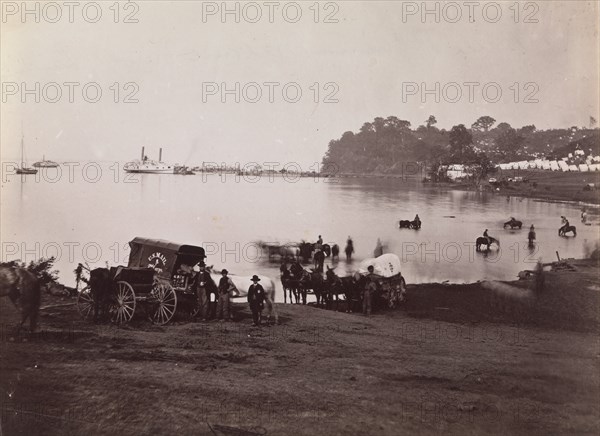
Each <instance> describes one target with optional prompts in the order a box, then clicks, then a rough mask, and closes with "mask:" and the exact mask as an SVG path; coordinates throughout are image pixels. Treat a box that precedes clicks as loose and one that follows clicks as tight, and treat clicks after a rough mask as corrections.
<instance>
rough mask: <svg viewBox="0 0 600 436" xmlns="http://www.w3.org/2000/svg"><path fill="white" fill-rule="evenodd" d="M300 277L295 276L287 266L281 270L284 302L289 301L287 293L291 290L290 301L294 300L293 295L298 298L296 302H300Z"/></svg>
mask: <svg viewBox="0 0 600 436" xmlns="http://www.w3.org/2000/svg"><path fill="white" fill-rule="evenodd" d="M298 283H299V281H298V279H296V278H294V276H293V274H292V273H291V272H290V270H288V269H287V268H286V269H285V270H283V271H282V272H281V286H282V287H283V302H284V303H287V295H288V292H289V295H290V303H293V301H292V295H293V296H294V299H295V300H296V304H298V303H299V302H300V296H299V293H298Z"/></svg>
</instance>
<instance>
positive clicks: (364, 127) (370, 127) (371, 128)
mask: <svg viewBox="0 0 600 436" xmlns="http://www.w3.org/2000/svg"><path fill="white" fill-rule="evenodd" d="M360 131H361V133H370V132H374V131H375V126H374V125H373V124H372V123H364V124H363V125H362V127H361V128H360Z"/></svg>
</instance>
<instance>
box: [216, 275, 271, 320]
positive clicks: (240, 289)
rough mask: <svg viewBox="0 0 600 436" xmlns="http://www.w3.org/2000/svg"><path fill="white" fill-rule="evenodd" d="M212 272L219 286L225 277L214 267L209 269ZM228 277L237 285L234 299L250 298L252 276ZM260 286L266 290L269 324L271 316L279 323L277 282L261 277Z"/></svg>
mask: <svg viewBox="0 0 600 436" xmlns="http://www.w3.org/2000/svg"><path fill="white" fill-rule="evenodd" d="M207 269H208V270H209V271H210V276H211V277H212V279H213V280H214V281H215V283H216V284H217V286H218V285H219V280H221V277H223V276H222V275H221V274H218V273H216V272H214V270H213V268H212V266H211V267H208V268H207ZM227 277H229V278H230V279H231V281H232V282H233V284H234V285H235V288H236V289H235V290H234V291H233V297H234V298H244V297H247V296H248V288H249V287H250V285H251V284H252V280H251V279H252V276H238V275H235V274H231V273H230V274H227ZM259 277H260V284H261V285H262V287H263V288H264V290H265V303H266V309H267V322H269V321H270V320H271V316H273V317H274V318H275V323H276V324H277V323H279V314H278V313H277V308H276V307H275V282H274V281H273V279H272V278H270V277H267V276H259Z"/></svg>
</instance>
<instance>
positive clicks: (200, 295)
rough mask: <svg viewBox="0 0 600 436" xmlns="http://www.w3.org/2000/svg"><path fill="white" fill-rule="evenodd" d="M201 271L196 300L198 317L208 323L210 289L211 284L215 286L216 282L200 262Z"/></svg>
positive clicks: (197, 278)
mask: <svg viewBox="0 0 600 436" xmlns="http://www.w3.org/2000/svg"><path fill="white" fill-rule="evenodd" d="M199 266H200V271H199V272H198V276H197V277H196V299H197V304H198V315H197V316H199V317H200V319H202V321H206V320H207V318H208V305H209V302H210V296H209V293H210V288H211V284H212V286H214V282H213V281H212V278H211V277H210V274H209V273H208V271H206V264H205V263H204V262H200V265H199Z"/></svg>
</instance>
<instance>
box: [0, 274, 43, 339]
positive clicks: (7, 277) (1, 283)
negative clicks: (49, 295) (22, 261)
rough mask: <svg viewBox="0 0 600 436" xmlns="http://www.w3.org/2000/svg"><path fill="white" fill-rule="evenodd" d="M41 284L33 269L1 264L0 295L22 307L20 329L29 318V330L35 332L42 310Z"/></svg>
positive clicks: (17, 306)
mask: <svg viewBox="0 0 600 436" xmlns="http://www.w3.org/2000/svg"><path fill="white" fill-rule="evenodd" d="M41 289H42V287H41V284H40V280H39V278H38V277H37V276H36V275H35V274H33V273H32V272H31V271H28V270H26V269H25V268H21V267H19V266H11V265H10V264H5V263H4V264H0V297H8V298H10V301H12V303H13V304H14V305H15V307H16V308H17V309H19V306H21V307H20V309H21V324H19V330H20V329H21V327H23V324H25V321H27V318H29V330H30V331H31V332H34V331H35V329H36V326H37V319H38V314H39V310H40V299H41Z"/></svg>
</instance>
